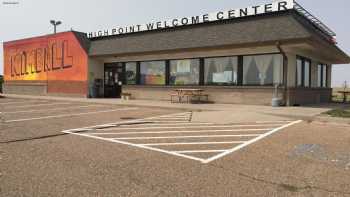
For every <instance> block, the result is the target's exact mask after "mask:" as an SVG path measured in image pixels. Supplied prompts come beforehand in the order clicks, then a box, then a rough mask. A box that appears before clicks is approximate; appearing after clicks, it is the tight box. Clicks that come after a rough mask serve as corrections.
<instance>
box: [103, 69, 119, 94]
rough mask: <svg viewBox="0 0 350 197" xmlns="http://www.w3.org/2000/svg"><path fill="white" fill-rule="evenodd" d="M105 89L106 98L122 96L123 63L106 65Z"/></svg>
mask: <svg viewBox="0 0 350 197" xmlns="http://www.w3.org/2000/svg"><path fill="white" fill-rule="evenodd" d="M104 82H105V83H104V91H105V94H104V95H105V97H106V98H120V96H121V92H122V85H123V67H122V65H121V64H114V65H105V76H104Z"/></svg>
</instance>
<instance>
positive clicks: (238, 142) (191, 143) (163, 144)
mask: <svg viewBox="0 0 350 197" xmlns="http://www.w3.org/2000/svg"><path fill="white" fill-rule="evenodd" d="M245 142H246V141H225V142H174V143H150V144H138V145H141V146H173V145H203V144H243V143H245Z"/></svg>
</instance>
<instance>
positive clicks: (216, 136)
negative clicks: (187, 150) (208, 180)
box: [113, 134, 261, 140]
mask: <svg viewBox="0 0 350 197" xmlns="http://www.w3.org/2000/svg"><path fill="white" fill-rule="evenodd" d="M259 135H261V134H246V135H196V136H195V135H188V136H157V137H121V138H113V139H116V140H148V139H181V138H221V137H256V136H259Z"/></svg>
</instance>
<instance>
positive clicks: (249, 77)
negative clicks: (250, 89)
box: [243, 54, 283, 85]
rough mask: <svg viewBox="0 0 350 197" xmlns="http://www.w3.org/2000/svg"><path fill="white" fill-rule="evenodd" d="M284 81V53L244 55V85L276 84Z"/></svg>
mask: <svg viewBox="0 0 350 197" xmlns="http://www.w3.org/2000/svg"><path fill="white" fill-rule="evenodd" d="M282 83H283V57H282V55H280V54H275V55H256V56H244V57H243V85H274V84H282Z"/></svg>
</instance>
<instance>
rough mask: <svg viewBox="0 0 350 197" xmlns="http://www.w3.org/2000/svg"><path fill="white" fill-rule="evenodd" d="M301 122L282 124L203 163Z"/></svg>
mask: <svg viewBox="0 0 350 197" xmlns="http://www.w3.org/2000/svg"><path fill="white" fill-rule="evenodd" d="M300 122H302V120H298V121H294V122H291V123H289V124H286V125H283V126H281V127H278V128H276V129H274V130H272V131H270V132H267V133H265V134H263V135H260V136H259V137H257V138H254V139H252V140H249V141H247V142H245V143H244V144H241V145H239V146H237V147H234V148H232V149H230V150H228V151H226V152H224V153H221V154H219V155H216V156H213V157H211V158H209V159H207V160H205V161H204V162H203V163H210V162H212V161H214V160H216V159H219V158H221V157H224V156H226V155H228V154H230V153H233V152H235V151H238V150H240V149H242V148H244V147H246V146H248V145H250V144H252V143H255V142H257V141H259V140H262V139H264V138H266V137H267V136H269V135H272V134H273V133H276V132H277V131H280V130H282V129H284V128H287V127H290V126H292V125H294V124H298V123H300Z"/></svg>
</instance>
